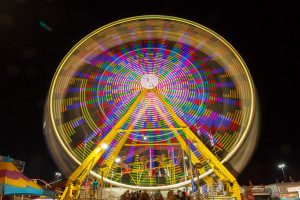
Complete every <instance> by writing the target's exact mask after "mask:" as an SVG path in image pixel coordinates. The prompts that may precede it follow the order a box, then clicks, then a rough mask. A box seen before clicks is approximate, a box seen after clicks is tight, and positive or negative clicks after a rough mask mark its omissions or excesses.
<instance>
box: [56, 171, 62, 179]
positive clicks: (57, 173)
mask: <svg viewBox="0 0 300 200" xmlns="http://www.w3.org/2000/svg"><path fill="white" fill-rule="evenodd" d="M60 177H61V173H60V172H55V179H56V180H58V179H59V178H60Z"/></svg>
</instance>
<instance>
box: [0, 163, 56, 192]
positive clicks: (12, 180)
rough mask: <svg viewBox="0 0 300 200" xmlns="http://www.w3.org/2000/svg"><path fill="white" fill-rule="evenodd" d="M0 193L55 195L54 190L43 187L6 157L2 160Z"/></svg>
mask: <svg viewBox="0 0 300 200" xmlns="http://www.w3.org/2000/svg"><path fill="white" fill-rule="evenodd" d="M0 195H3V196H4V195H34V196H47V197H54V192H53V191H50V190H47V189H43V188H42V187H41V186H40V185H38V184H37V183H35V182H34V181H32V180H30V179H29V178H27V177H26V176H25V175H24V174H22V173H21V172H20V171H19V170H18V169H17V168H16V166H15V165H14V164H13V163H12V159H11V158H9V157H5V158H4V159H3V160H2V161H0Z"/></svg>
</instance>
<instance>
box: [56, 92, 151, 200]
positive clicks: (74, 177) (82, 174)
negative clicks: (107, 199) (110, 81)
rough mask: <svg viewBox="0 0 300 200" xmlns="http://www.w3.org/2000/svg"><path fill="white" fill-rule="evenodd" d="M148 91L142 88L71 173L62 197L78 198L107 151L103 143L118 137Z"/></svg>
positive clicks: (67, 198) (67, 199) (108, 142)
mask: <svg viewBox="0 0 300 200" xmlns="http://www.w3.org/2000/svg"><path fill="white" fill-rule="evenodd" d="M146 93H147V90H142V91H141V92H140V94H139V95H138V97H137V98H136V99H135V101H134V102H133V104H132V105H131V106H130V107H129V109H128V111H127V112H126V113H125V114H124V116H123V117H122V118H121V119H120V120H119V121H118V122H117V123H116V125H115V126H114V127H113V128H112V130H111V131H110V132H109V133H108V134H107V135H106V136H105V137H104V139H103V140H101V142H100V143H99V144H98V145H97V146H96V148H95V149H94V150H93V151H92V152H91V153H90V154H89V155H88V157H87V158H86V159H85V160H84V161H83V162H82V163H81V165H80V166H79V167H78V168H77V169H76V170H75V171H74V172H73V173H72V174H71V176H70V177H69V178H68V182H67V184H66V187H65V190H64V192H63V194H62V195H61V197H60V199H61V200H63V199H66V200H71V199H78V197H79V194H80V188H81V185H82V183H83V181H84V179H85V178H86V177H87V175H88V174H89V172H90V170H91V169H92V168H93V167H94V166H95V165H96V163H97V161H98V160H99V159H100V157H101V156H102V155H103V153H104V152H105V149H103V148H102V145H103V144H110V143H111V142H112V140H113V139H114V138H115V137H116V135H117V133H118V131H116V130H118V129H120V128H121V127H122V126H123V124H124V123H125V122H126V120H127V119H128V118H129V117H130V115H131V114H132V113H133V111H134V109H135V108H136V106H137V105H138V104H139V103H140V101H141V100H142V98H143V97H144V96H145V94H146Z"/></svg>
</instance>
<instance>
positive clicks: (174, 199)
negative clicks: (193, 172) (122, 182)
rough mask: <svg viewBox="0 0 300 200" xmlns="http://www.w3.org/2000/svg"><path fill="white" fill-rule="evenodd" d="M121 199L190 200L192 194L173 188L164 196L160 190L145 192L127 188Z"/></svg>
mask: <svg viewBox="0 0 300 200" xmlns="http://www.w3.org/2000/svg"><path fill="white" fill-rule="evenodd" d="M120 199H121V200H190V196H189V195H188V193H187V192H186V191H181V190H177V191H176V192H175V191H173V190H169V191H168V193H167V196H166V198H164V197H163V195H162V193H161V191H160V190H157V191H155V192H151V193H148V191H147V190H144V191H143V192H142V191H141V190H139V191H131V192H130V191H129V190H126V191H125V192H124V193H123V194H122V195H121V198H120Z"/></svg>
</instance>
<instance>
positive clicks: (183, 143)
mask: <svg viewBox="0 0 300 200" xmlns="http://www.w3.org/2000/svg"><path fill="white" fill-rule="evenodd" d="M154 92H155V94H156V95H157V97H158V98H159V100H160V101H161V102H162V103H163V105H164V106H165V108H166V109H167V110H168V108H169V109H172V108H170V106H169V105H168V104H167V102H165V100H164V99H163V98H162V97H161V95H160V93H158V91H157V90H155V89H154ZM158 95H160V96H158ZM156 110H157V111H158V113H159V114H160V115H161V116H163V118H164V120H165V121H166V122H167V124H168V126H169V127H170V128H171V129H173V131H172V132H173V135H174V136H175V137H176V139H177V141H178V142H179V144H180V146H181V148H182V149H183V150H184V151H185V152H186V154H187V155H189V157H190V159H191V162H192V163H193V164H196V163H199V162H200V163H203V161H201V160H199V158H197V157H196V155H195V154H194V152H192V151H191V149H190V146H189V145H187V144H186V141H185V140H184V139H183V138H182V136H181V135H180V134H179V133H178V132H177V130H176V129H175V128H173V125H172V124H171V122H170V121H169V120H168V119H167V118H166V116H165V115H164V114H163V112H162V110H161V109H160V108H159V107H157V108H156ZM172 111H173V110H172ZM170 114H171V116H172V117H173V116H174V114H175V112H174V111H173V115H172V113H170ZM175 115H176V114H175ZM176 117H177V118H179V117H178V116H177V115H176ZM179 119H180V118H179ZM174 120H175V121H176V119H175V117H174ZM176 123H178V125H180V126H181V127H187V125H186V124H185V123H184V122H183V121H176ZM183 129H184V128H182V130H183ZM199 172H200V173H201V174H202V173H204V172H205V169H204V167H203V168H202V169H200V170H199ZM203 179H204V181H205V182H206V183H207V184H212V183H213V182H214V180H213V178H211V177H209V176H206V177H204V178H203Z"/></svg>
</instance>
